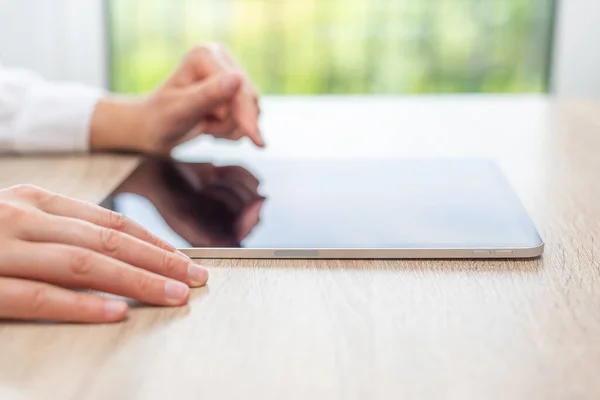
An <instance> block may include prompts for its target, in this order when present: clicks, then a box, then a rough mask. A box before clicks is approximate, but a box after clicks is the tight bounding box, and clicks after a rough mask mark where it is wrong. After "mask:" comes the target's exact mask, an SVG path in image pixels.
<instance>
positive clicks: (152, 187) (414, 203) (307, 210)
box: [101, 158, 544, 259]
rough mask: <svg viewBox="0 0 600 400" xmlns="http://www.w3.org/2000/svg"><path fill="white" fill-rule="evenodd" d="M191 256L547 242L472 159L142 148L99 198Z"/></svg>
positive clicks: (417, 250)
mask: <svg viewBox="0 0 600 400" xmlns="http://www.w3.org/2000/svg"><path fill="white" fill-rule="evenodd" d="M101 205H102V206H104V207H106V208H109V209H112V210H114V211H117V212H119V213H122V214H124V215H126V216H128V217H129V218H131V219H132V220H134V221H136V222H138V223H139V224H141V225H143V226H144V227H146V228H147V229H149V230H150V231H151V232H153V233H154V234H156V235H157V236H159V237H161V238H162V239H164V240H166V241H167V242H169V243H171V244H173V245H174V246H176V247H177V248H179V249H181V251H183V252H184V253H185V254H187V255H188V256H190V257H192V258H351V259H358V258H361V259H362V258H371V259H377V258H383V259H397V258H530V257H538V256H540V255H541V254H542V251H543V247H544V244H543V242H542V239H541V238H540V235H539V234H538V232H537V230H536V228H535V226H534V224H533V222H532V221H531V219H530V218H529V216H528V215H527V213H526V211H525V209H524V207H523V206H522V204H521V202H520V201H519V199H518V197H517V195H516V194H515V193H514V191H513V190H512V188H511V186H510V184H509V182H508V181H507V179H506V178H505V177H504V175H503V173H502V172H501V170H500V169H499V167H498V166H497V165H496V164H495V163H494V162H491V161H489V160H480V159H386V160H383V159H365V160H315V159H309V160H276V159H265V160H255V161H252V162H246V163H244V162H239V161H236V160H233V161H231V160H230V161H224V160H199V161H198V162H183V161H178V160H173V159H166V158H151V159H146V160H144V161H143V162H141V164H140V165H139V167H138V168H137V169H136V170H135V171H134V172H133V173H132V174H131V175H130V176H129V177H128V178H127V179H125V180H124V181H123V182H122V183H121V184H120V185H119V186H118V187H117V188H116V189H115V190H114V192H113V193H111V194H110V195H109V196H108V197H107V198H106V199H105V200H104V201H103V202H102V204H101Z"/></svg>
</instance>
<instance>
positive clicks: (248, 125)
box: [215, 46, 265, 147]
mask: <svg viewBox="0 0 600 400" xmlns="http://www.w3.org/2000/svg"><path fill="white" fill-rule="evenodd" d="M215 53H216V54H217V55H218V56H217V57H218V58H219V59H222V60H224V62H225V63H227V64H228V65H230V66H231V68H232V69H233V70H235V71H238V72H239V73H241V74H242V75H243V77H244V79H243V80H242V87H241V90H240V93H239V94H238V96H237V97H236V100H235V103H234V113H235V114H237V117H238V118H237V121H238V124H239V125H240V126H241V127H242V129H243V131H244V132H245V133H246V135H247V136H248V137H249V138H250V140H252V142H253V143H254V144H255V145H257V146H259V147H264V145H265V143H264V140H263V139H262V137H261V135H260V130H259V128H258V117H259V115H260V105H259V102H258V90H257V89H256V87H255V86H254V84H253V83H252V81H251V80H250V78H249V77H248V74H247V73H246V71H245V70H244V69H243V68H242V66H241V65H240V64H239V63H238V62H237V60H236V59H235V57H234V56H233V54H231V52H230V51H229V50H228V49H227V48H224V47H222V46H219V47H218V48H217V49H216V50H215Z"/></svg>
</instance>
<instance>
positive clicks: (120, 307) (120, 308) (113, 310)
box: [104, 300, 127, 320]
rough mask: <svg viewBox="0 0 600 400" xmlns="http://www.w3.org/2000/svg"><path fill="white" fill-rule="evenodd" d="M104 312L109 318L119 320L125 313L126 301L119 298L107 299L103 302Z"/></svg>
mask: <svg viewBox="0 0 600 400" xmlns="http://www.w3.org/2000/svg"><path fill="white" fill-rule="evenodd" d="M104 312H105V313H106V317H107V318H108V319H110V320H119V319H122V318H123V317H124V314H125V313H127V303H125V302H124V301H119V300H108V301H106V302H105V303H104Z"/></svg>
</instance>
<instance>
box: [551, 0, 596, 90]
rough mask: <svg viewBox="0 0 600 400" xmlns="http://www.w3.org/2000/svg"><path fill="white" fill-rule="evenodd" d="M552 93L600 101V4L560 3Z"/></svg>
mask: <svg viewBox="0 0 600 400" xmlns="http://www.w3.org/2000/svg"><path fill="white" fill-rule="evenodd" d="M555 32H556V34H555V41H554V57H553V68H552V70H553V72H552V82H551V91H552V92H553V93H554V94H556V95H557V96H561V97H574V98H593V99H597V100H600V2H598V0H562V1H559V2H558V7H557V18H556V27H555Z"/></svg>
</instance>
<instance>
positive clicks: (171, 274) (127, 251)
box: [21, 215, 208, 287]
mask: <svg viewBox="0 0 600 400" xmlns="http://www.w3.org/2000/svg"><path fill="white" fill-rule="evenodd" d="M27 225H28V226H29V227H31V228H30V229H27V228H25V229H23V231H22V232H21V238H22V239H23V240H26V241H30V242H52V243H62V244H67V245H71V246H76V247H81V248H85V249H90V250H93V251H95V252H97V253H101V254H104V255H106V256H109V257H111V258H114V259H116V260H120V261H123V262H124V263H127V264H129V265H132V266H134V267H137V268H142V269H145V270H147V271H150V272H154V273H155V274H159V275H162V276H166V277H168V278H172V279H176V280H178V281H180V282H185V283H187V284H188V285H189V286H192V287H198V286H203V285H205V284H206V281H207V280H208V271H207V270H205V269H204V268H202V267H200V266H199V265H197V264H196V263H194V262H193V261H191V260H190V259H189V258H187V257H185V256H183V257H182V256H180V255H178V254H176V253H174V252H171V251H166V250H163V249H161V248H158V247H156V246H152V245H151V244H148V243H146V242H144V241H142V240H139V239H137V238H135V237H133V236H130V235H127V234H125V233H122V232H119V231H117V230H115V229H110V228H104V227H100V226H98V225H94V224H92V223H90V222H87V221H83V220H78V219H73V218H65V217H56V216H50V215H48V216H45V217H42V218H38V219H36V222H35V223H31V224H27Z"/></svg>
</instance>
